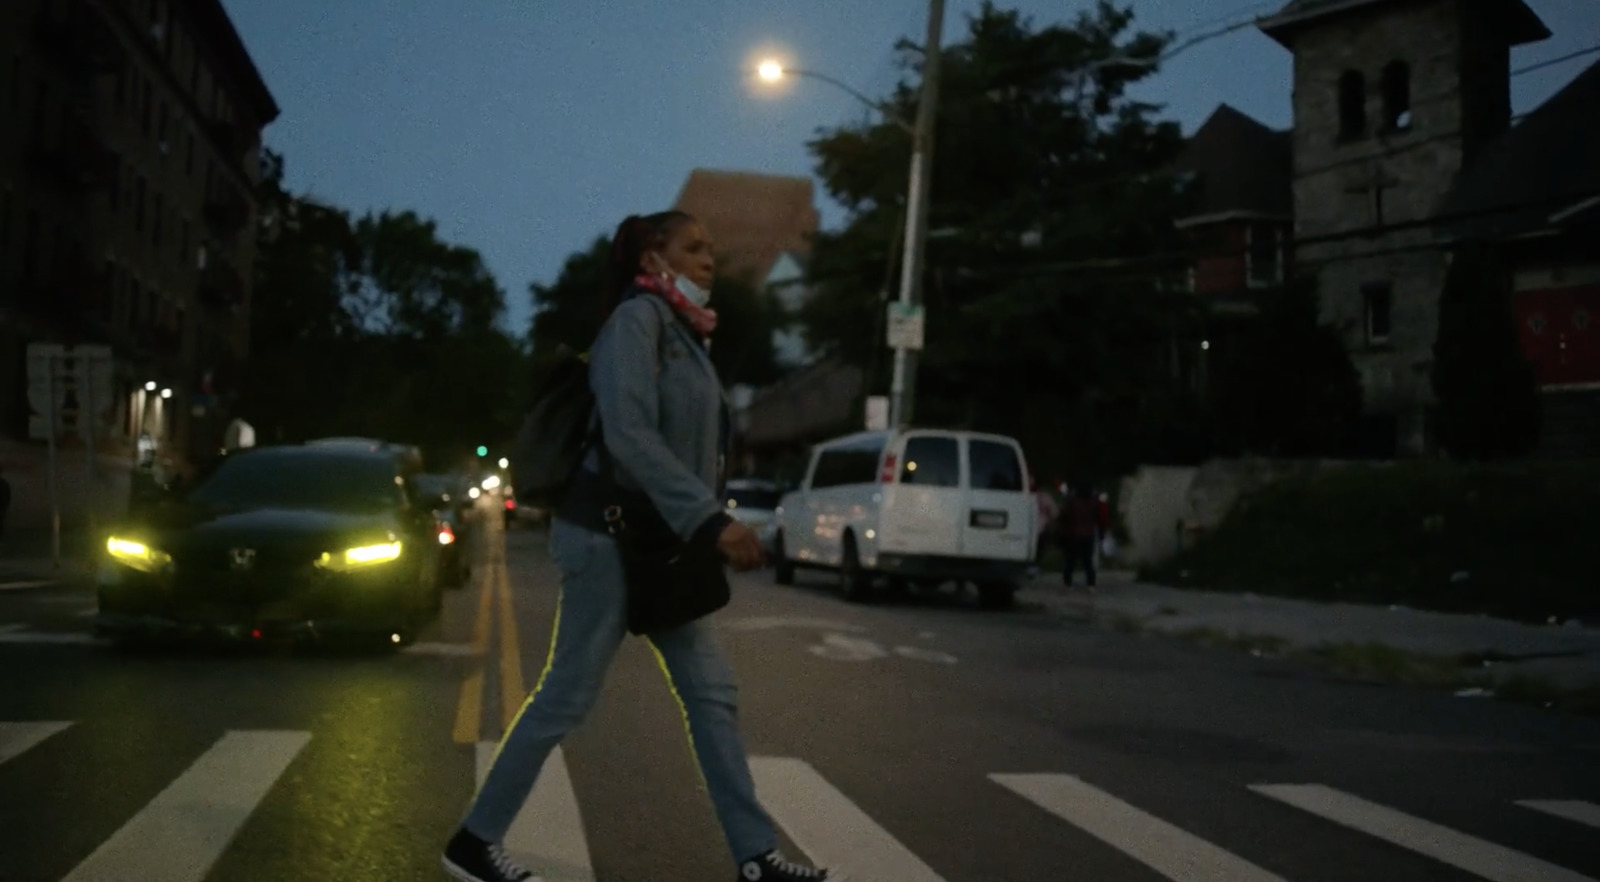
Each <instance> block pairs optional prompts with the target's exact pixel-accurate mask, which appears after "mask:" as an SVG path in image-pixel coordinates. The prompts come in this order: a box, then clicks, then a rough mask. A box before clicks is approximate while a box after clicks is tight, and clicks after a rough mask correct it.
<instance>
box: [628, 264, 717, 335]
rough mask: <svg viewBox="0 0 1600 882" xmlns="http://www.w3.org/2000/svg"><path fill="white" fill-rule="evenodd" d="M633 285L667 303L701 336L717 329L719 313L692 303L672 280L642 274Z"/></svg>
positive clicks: (650, 274) (651, 274) (652, 274)
mask: <svg viewBox="0 0 1600 882" xmlns="http://www.w3.org/2000/svg"><path fill="white" fill-rule="evenodd" d="M633 283H634V284H635V285H638V286H639V287H641V288H643V289H645V290H646V291H649V292H650V293H652V294H655V295H656V296H658V297H660V298H661V299H662V300H665V301H667V303H668V304H670V305H671V306H672V309H673V311H674V312H676V313H678V315H681V316H683V318H684V319H685V320H686V321H688V323H689V326H690V327H692V328H694V330H695V333H697V334H699V335H700V336H702V337H709V336H711V332H712V331H715V330H716V329H717V311H716V310H714V309H708V308H706V307H703V306H695V305H694V304H693V303H690V302H689V298H687V297H685V296H683V293H682V292H680V291H679V290H678V286H677V285H674V284H672V282H671V280H669V279H666V278H663V277H662V276H659V275H656V274H655V273H641V274H639V275H638V276H636V277H635V278H634V280H633Z"/></svg>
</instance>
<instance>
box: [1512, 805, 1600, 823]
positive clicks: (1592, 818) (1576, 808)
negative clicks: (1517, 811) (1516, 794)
mask: <svg viewBox="0 0 1600 882" xmlns="http://www.w3.org/2000/svg"><path fill="white" fill-rule="evenodd" d="M1517 805H1520V806H1522V807H1523V808H1530V809H1533V810H1534V811H1536V812H1544V813H1545V814H1547V815H1555V816H1556V817H1558V818H1566V819H1567V820H1569V821H1577V822H1578V823H1580V824H1588V825H1589V826H1591V827H1600V805H1595V804H1594V803H1592V802H1584V801H1583V800H1581V799H1524V800H1520V801H1519V802H1518V803H1517Z"/></svg>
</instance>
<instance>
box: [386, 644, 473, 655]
mask: <svg viewBox="0 0 1600 882" xmlns="http://www.w3.org/2000/svg"><path fill="white" fill-rule="evenodd" d="M400 651H401V652H402V653H404V654H406V655H437V656H445V657H467V656H475V655H482V653H480V652H479V651H477V650H475V649H473V648H472V644H470V643H413V644H411V645H410V646H407V647H406V648H405V649H402V650H400Z"/></svg>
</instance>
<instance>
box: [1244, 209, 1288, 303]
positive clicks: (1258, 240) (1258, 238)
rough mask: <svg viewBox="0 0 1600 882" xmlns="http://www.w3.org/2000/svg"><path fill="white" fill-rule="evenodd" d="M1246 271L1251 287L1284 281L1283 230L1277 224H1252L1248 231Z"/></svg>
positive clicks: (1266, 285) (1262, 286)
mask: <svg viewBox="0 0 1600 882" xmlns="http://www.w3.org/2000/svg"><path fill="white" fill-rule="evenodd" d="M1245 235H1246V240H1247V246H1248V247H1247V250H1246V251H1245V272H1246V273H1247V276H1248V278H1249V280H1250V287H1252V288H1265V287H1269V286H1272V285H1277V284H1279V283H1281V282H1282V281H1283V231H1282V230H1281V229H1279V227H1278V225H1277V224H1251V225H1250V228H1249V230H1248V231H1247V232H1246V234H1245Z"/></svg>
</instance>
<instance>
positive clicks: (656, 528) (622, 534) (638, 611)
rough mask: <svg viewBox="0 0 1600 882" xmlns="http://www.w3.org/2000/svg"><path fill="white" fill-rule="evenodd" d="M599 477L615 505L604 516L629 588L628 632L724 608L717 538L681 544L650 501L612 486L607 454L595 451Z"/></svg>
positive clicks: (659, 628)
mask: <svg viewBox="0 0 1600 882" xmlns="http://www.w3.org/2000/svg"><path fill="white" fill-rule="evenodd" d="M599 453H600V476H601V478H602V479H603V480H604V481H605V483H607V484H609V485H610V486H611V490H612V492H613V493H614V494H615V496H614V502H612V504H610V505H608V506H606V508H605V512H604V518H605V525H606V532H607V533H610V534H611V537H612V538H613V539H614V540H615V541H616V543H617V550H618V552H619V553H620V555H621V557H622V570H623V574H624V578H625V579H626V581H627V588H628V632H629V633H631V634H656V633H660V632H663V631H670V630H672V629H674V628H678V627H682V626H683V625H687V624H688V623H690V622H692V621H695V620H696V619H700V618H703V617H705V616H708V615H710V614H712V613H714V612H716V611H717V610H719V609H722V608H723V607H725V606H727V605H728V601H729V600H730V599H732V593H731V591H730V588H729V585H728V570H727V566H726V564H725V562H724V561H723V559H722V552H721V551H719V550H717V544H716V541H717V537H716V536H713V535H709V534H708V533H697V534H695V537H694V538H693V539H692V540H690V541H687V542H686V541H684V540H683V539H682V538H680V537H679V536H678V534H677V533H676V532H674V531H673V529H672V527H671V525H669V524H668V523H667V521H666V519H665V518H663V517H662V516H661V513H660V512H659V511H657V510H656V507H655V504H654V503H653V502H651V501H650V497H649V496H648V495H647V494H645V493H643V492H642V491H633V490H626V489H624V488H623V487H622V486H620V485H619V484H618V483H617V481H616V471H615V468H614V466H613V463H612V459H611V452H610V451H608V450H607V449H606V447H605V443H604V442H601V443H600V445H599Z"/></svg>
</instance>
